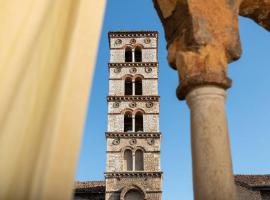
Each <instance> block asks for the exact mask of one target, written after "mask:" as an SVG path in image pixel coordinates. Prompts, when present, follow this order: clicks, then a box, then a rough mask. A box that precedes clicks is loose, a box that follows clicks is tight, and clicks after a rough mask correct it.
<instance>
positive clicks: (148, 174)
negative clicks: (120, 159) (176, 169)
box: [104, 172, 163, 178]
mask: <svg viewBox="0 0 270 200" xmlns="http://www.w3.org/2000/svg"><path fill="white" fill-rule="evenodd" d="M104 174H105V177H106V178H125V177H128V178H130V177H137V178H145V177H161V176H162V174H163V172H105V173H104Z"/></svg>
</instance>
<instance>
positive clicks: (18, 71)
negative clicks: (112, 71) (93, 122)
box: [0, 0, 105, 200]
mask: <svg viewBox="0 0 270 200" xmlns="http://www.w3.org/2000/svg"><path fill="white" fill-rule="evenodd" d="M104 8H105V0H98V1H92V0H76V1H74V0H38V1H37V0H24V1H21V0H0V24H1V26H0V29H1V31H0V177H1V178H0V199H5V200H9V199H11V200H16V199H20V200H23V199H33V200H36V199H39V200H43V199H44V200H45V199H70V198H71V195H72V187H73V178H74V174H75V173H74V172H75V167H76V160H77V157H78V153H79V147H80V139H81V135H82V131H83V124H84V118H85V113H86V106H87V98H88V94H89V90H90V83H91V77H92V74H93V69H94V64H95V55H96V50H97V45H98V39H99V34H100V28H101V25H102V17H103V11H104Z"/></svg>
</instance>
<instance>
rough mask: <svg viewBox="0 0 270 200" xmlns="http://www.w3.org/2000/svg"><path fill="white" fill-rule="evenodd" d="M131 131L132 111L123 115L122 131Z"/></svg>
mask: <svg viewBox="0 0 270 200" xmlns="http://www.w3.org/2000/svg"><path fill="white" fill-rule="evenodd" d="M131 131H132V113H131V112H126V113H125V116H124V132H131Z"/></svg>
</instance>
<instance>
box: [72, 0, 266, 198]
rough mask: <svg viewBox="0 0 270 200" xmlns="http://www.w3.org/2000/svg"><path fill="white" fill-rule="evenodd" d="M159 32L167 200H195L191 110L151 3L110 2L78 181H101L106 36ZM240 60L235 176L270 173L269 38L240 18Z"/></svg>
mask: <svg viewBox="0 0 270 200" xmlns="http://www.w3.org/2000/svg"><path fill="white" fill-rule="evenodd" d="M116 30H157V31H158V32H159V55H158V57H159V66H160V68H159V94H160V96H161V104H160V129H161V131H162V133H163V138H162V146H161V152H162V154H161V167H162V170H163V172H164V177H163V199H166V200H177V199H179V197H181V199H185V200H191V199H193V192H192V169H191V149H190V123H189V110H188V107H187V105H186V102H185V101H179V100H178V99H177V98H176V95H175V89H176V87H177V85H178V77H177V73H176V71H174V70H172V69H171V68H170V67H169V66H168V63H167V60H166V57H167V51H166V43H165V39H164V32H163V28H162V26H161V23H160V21H159V18H158V16H157V14H156V12H155V10H154V8H153V5H152V1H151V0H136V1H134V0H133V1H131V0H108V3H107V8H106V14H105V18H104V24H103V28H102V35H101V38H100V43H99V49H98V57H97V62H96V69H95V75H94V79H93V85H92V91H91V95H90V99H89V107H88V112H87V113H88V114H87V119H86V123H85V131H84V137H83V143H82V147H81V154H80V159H79V162H78V167H77V175H76V179H77V180H82V181H83V180H103V179H104V175H103V173H104V171H105V151H106V146H105V131H106V129H107V102H106V96H107V94H108V69H107V63H108V61H109V47H108V37H107V32H108V31H116ZM240 34H241V41H242V47H243V55H242V57H241V59H240V60H239V61H237V62H234V63H233V64H230V65H229V77H230V78H232V80H233V86H232V88H231V89H229V90H228V98H227V107H226V109H227V116H228V125H229V132H230V139H231V150H232V159H233V170H234V173H235V174H267V173H268V174H270V159H269V152H270V105H269V104H270V76H269V75H270V54H269V52H270V50H269V47H270V34H269V33H268V32H267V31H265V30H264V29H263V28H261V27H259V26H258V25H257V24H255V23H254V22H253V21H251V20H249V19H245V18H240Z"/></svg>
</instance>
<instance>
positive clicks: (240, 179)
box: [234, 174, 270, 189]
mask: <svg viewBox="0 0 270 200" xmlns="http://www.w3.org/2000/svg"><path fill="white" fill-rule="evenodd" d="M234 177H235V182H236V184H237V185H240V186H242V187H247V188H253V189H256V188H257V189H259V188H269V189H270V174H265V175H235V176H234Z"/></svg>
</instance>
